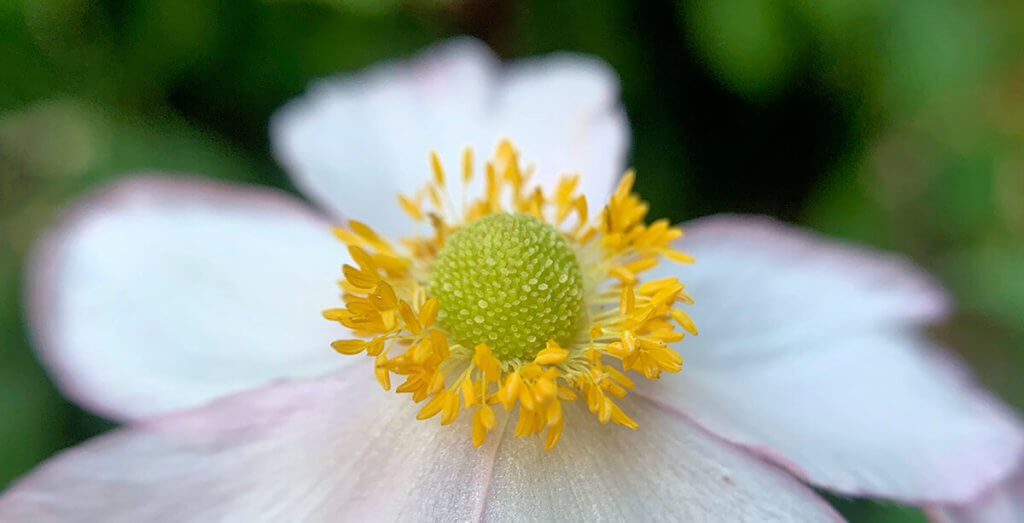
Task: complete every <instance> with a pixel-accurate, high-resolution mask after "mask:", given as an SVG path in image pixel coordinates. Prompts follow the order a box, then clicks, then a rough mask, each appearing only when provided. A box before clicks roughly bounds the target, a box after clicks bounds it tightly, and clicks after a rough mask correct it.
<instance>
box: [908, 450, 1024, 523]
mask: <svg viewBox="0 0 1024 523" xmlns="http://www.w3.org/2000/svg"><path fill="white" fill-rule="evenodd" d="M926 512H927V513H928V516H929V517H930V518H931V520H932V521H934V522H936V523H1007V522H1013V521H1024V463H1020V464H1019V467H1018V469H1017V472H1016V474H1014V475H1013V477H1011V478H1010V479H1009V480H1007V481H1005V482H1003V483H1002V484H1000V485H999V486H997V487H996V488H994V489H992V490H990V491H989V492H985V493H984V494H983V495H982V496H981V497H979V498H978V499H977V500H975V501H974V502H972V503H969V504H966V505H959V506H953V505H948V506H932V507H928V508H927V509H926Z"/></svg>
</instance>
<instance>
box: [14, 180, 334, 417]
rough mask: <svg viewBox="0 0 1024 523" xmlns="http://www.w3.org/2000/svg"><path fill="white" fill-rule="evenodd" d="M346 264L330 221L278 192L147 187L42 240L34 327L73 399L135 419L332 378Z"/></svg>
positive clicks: (91, 208) (129, 185)
mask: <svg viewBox="0 0 1024 523" xmlns="http://www.w3.org/2000/svg"><path fill="white" fill-rule="evenodd" d="M347 260H348V254H347V252H346V251H345V250H344V248H343V246H342V245H341V244H340V242H337V241H335V240H334V239H333V238H332V235H331V232H330V225H329V224H328V223H327V222H326V221H324V220H323V219H321V218H320V217H319V216H317V215H316V214H314V213H313V212H312V211H311V210H310V209H309V208H308V207H307V206H305V205H304V204H303V203H302V202H300V201H298V200H296V199H294V198H292V197H290V196H288V195H286V194H284V193H280V192H277V191H273V190H270V189H261V188H256V187H246V186H236V185H229V184H224V183H216V182H212V181H201V180H199V179H190V178H171V177H157V176H154V177H138V178H134V179H128V180H126V181H122V182H119V183H116V184H115V185H113V186H112V187H109V188H107V189H105V190H103V191H101V192H100V193H98V194H96V195H95V196H93V197H91V198H88V199H87V200H86V201H85V202H83V203H82V204H81V205H80V206H79V207H78V208H77V209H75V210H74V211H73V212H72V213H70V215H69V216H68V217H67V218H66V219H65V220H64V221H63V223H61V224H60V225H59V226H58V227H57V228H56V229H55V230H54V231H53V232H51V233H50V234H49V236H48V237H47V238H46V239H45V240H44V241H43V242H42V243H41V244H40V246H39V248H38V249H37V252H36V255H35V256H34V258H33V261H32V263H31V266H30V275H29V285H28V288H27V296H28V299H29V320H30V326H31V330H32V333H33V336H34V338H35V340H36V346H37V348H38V350H39V354H40V357H41V359H42V361H43V362H44V364H45V365H46V366H47V368H48V369H49V370H50V371H51V374H52V375H53V376H54V378H55V380H56V381H57V383H58V385H59V386H60V387H61V388H63V389H64V391H65V392H66V393H67V394H68V395H69V396H70V397H71V398H72V399H74V400H76V401H78V402H80V403H82V404H83V405H85V406H87V407H89V408H91V409H93V410H95V411H97V412H99V413H102V414H104V415H107V416H110V417H114V418H119V419H131V418H138V417H143V416H148V415H152V414H157V413H162V412H167V411H170V410H174V409H179V408H183V407H188V406H192V405H196V404H199V403H202V402H205V401H207V400H209V399H211V398H215V397H218V396H220V395H223V394H226V393H230V392H234V391H238V390H243V389H246V388H249V387H253V386H257V385H261V384H263V383H266V382H267V381H269V380H272V379H275V378H279V377H283V376H310V375H316V374H322V373H325V372H329V371H331V370H332V369H334V368H336V367H337V365H339V363H340V362H342V361H344V360H346V358H342V357H340V356H339V355H337V354H336V353H335V352H334V351H333V350H331V348H330V345H329V344H330V341H331V340H332V339H337V338H338V337H344V335H345V331H344V330H343V329H342V328H341V327H339V326H337V325H336V324H332V323H330V322H328V321H326V320H324V319H323V318H322V317H321V316H320V312H321V311H322V310H324V309H326V308H329V307H331V306H333V305H334V304H335V303H336V302H337V301H338V290H337V286H336V283H335V282H336V280H337V279H338V277H339V276H338V275H339V274H340V266H341V264H342V263H344V262H346V261H347Z"/></svg>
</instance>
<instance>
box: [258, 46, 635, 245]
mask: <svg viewBox="0 0 1024 523" xmlns="http://www.w3.org/2000/svg"><path fill="white" fill-rule="evenodd" d="M271 138H272V141H273V144H274V150H275V153H276V155H277V157H278V159H279V160H280V161H281V163H282V165H284V166H285V168H286V169H287V170H288V171H289V173H290V174H291V176H292V177H293V178H294V180H295V183H296V184H297V185H298V186H299V187H301V188H302V189H303V190H304V191H305V192H306V193H307V194H308V195H309V196H310V197H311V198H313V199H314V200H316V201H317V202H319V203H320V204H321V205H323V206H324V207H325V208H327V209H329V210H330V211H332V212H334V213H336V214H338V215H339V216H340V215H342V214H344V215H345V216H347V217H351V218H355V219H359V220H362V221H366V222H367V223H369V224H370V225H372V226H373V227H375V228H376V229H378V230H380V231H382V232H384V233H387V234H389V235H392V236H394V235H397V234H402V233H407V232H408V231H409V230H410V229H411V223H410V222H409V221H408V219H407V218H406V217H405V216H404V215H403V214H402V213H401V211H400V210H399V207H398V205H397V203H396V196H397V195H398V194H400V193H401V194H412V193H413V192H414V191H415V190H416V189H418V188H420V187H421V186H422V185H423V184H424V183H425V182H426V181H427V180H428V179H429V177H430V165H429V161H428V159H429V153H430V151H431V150H436V151H437V152H438V154H440V155H441V158H442V160H443V163H444V165H445V166H446V168H447V170H448V172H449V186H451V187H452V189H453V190H452V192H453V196H454V198H453V200H454V201H455V202H459V201H461V189H459V182H458V173H459V172H460V165H461V152H462V149H463V148H464V147H466V146H472V147H473V148H474V149H475V152H476V167H477V179H478V180H479V179H480V178H481V171H482V165H483V161H484V160H485V159H486V158H488V157H489V156H490V155H491V154H492V152H493V151H494V148H495V146H496V145H497V142H498V140H500V139H501V138H510V139H512V140H513V141H514V142H515V143H517V144H520V149H521V150H522V153H523V158H524V159H525V160H526V161H528V162H531V163H535V164H536V166H537V169H538V171H537V177H538V180H539V181H541V182H542V183H544V184H545V185H546V186H548V187H550V185H551V182H552V181H553V180H554V179H555V177H556V175H557V174H562V173H565V172H582V174H583V183H582V188H583V189H584V190H585V191H586V192H587V194H588V197H589V198H591V199H593V201H595V202H599V201H602V200H603V199H604V198H605V197H606V196H607V194H608V191H609V190H610V186H611V185H612V184H613V182H614V180H615V178H616V177H618V176H619V175H620V174H621V172H622V169H623V168H624V162H625V154H626V145H627V141H628V123H627V121H626V117H625V113H624V111H623V109H622V107H621V105H620V104H619V102H618V80H617V78H616V76H615V74H614V73H613V72H612V71H611V70H610V69H609V68H608V66H607V65H605V64H604V63H602V62H599V61H597V60H595V59H591V58H585V57H580V56H569V55H561V56H554V57H549V58H544V59H537V60H530V61H524V62H521V63H519V64H517V65H514V66H512V67H510V68H509V70H507V71H503V70H502V68H501V66H500V63H499V62H498V60H497V58H496V57H495V56H494V55H493V54H492V53H491V51H490V50H489V49H487V48H486V47H485V46H484V45H483V44H481V43H479V42H477V41H475V40H471V39H468V38H460V39H456V40H453V41H450V42H447V43H445V44H442V45H440V46H437V47H434V48H431V49H429V50H427V51H425V52H423V53H422V54H420V55H418V56H416V57H414V58H413V59H411V60H409V61H406V62H395V63H390V64H385V65H382V66H377V67H374V68H372V69H370V70H368V71H364V72H361V73H357V74H355V75H352V76H342V77H338V78H333V79H329V80H326V81H323V82H320V83H318V84H316V85H314V86H313V87H312V88H310V90H309V91H308V92H307V93H306V94H305V95H304V96H303V97H301V98H299V99H297V100H295V101H293V102H291V103H290V104H289V105H287V106H286V107H284V108H283V109H282V110H281V111H279V112H278V114H276V115H275V117H274V119H273V121H272V125H271ZM594 205H599V204H597V203H595V204H594Z"/></svg>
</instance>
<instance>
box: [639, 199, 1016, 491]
mask: <svg viewBox="0 0 1024 523" xmlns="http://www.w3.org/2000/svg"><path fill="white" fill-rule="evenodd" d="M689 230H690V231H691V233H692V234H691V236H689V237H687V239H684V240H683V241H682V242H680V244H679V245H680V247H681V248H683V249H684V250H688V251H690V252H692V253H694V254H695V256H696V257H697V260H698V261H697V263H698V265H696V266H694V267H692V268H682V269H676V270H675V272H676V273H677V275H678V276H679V277H680V278H681V279H682V280H683V281H684V282H686V283H687V284H688V290H689V291H690V292H692V294H693V295H694V297H695V299H696V301H697V304H696V305H694V306H693V307H690V308H689V309H690V310H691V311H692V313H693V317H694V318H695V320H696V322H697V324H698V326H699V327H700V329H701V334H700V336H698V337H695V338H688V339H686V340H684V341H683V342H681V343H680V344H678V346H677V349H678V350H679V352H680V353H681V354H682V355H683V357H684V358H686V361H687V364H686V367H685V368H684V369H683V372H682V373H681V374H679V375H677V376H669V377H666V378H664V379H662V380H661V381H660V382H658V383H655V384H653V385H651V386H645V387H644V388H643V389H642V390H641V391H640V392H641V393H642V394H644V395H647V396H649V397H651V398H652V399H653V400H654V401H656V402H659V403H661V404H663V405H666V406H668V407H670V408H672V409H674V410H676V411H678V412H682V413H686V414H687V415H689V416H691V417H693V418H694V419H695V420H696V421H697V422H698V423H700V424H701V425H703V426H704V427H705V428H707V429H709V430H711V431H712V432H714V433H715V434H718V435H720V436H722V437H724V438H725V439H727V440H729V441H732V442H734V443H737V444H740V445H742V446H744V447H747V448H749V449H751V450H753V451H754V452H755V453H758V454H760V455H762V456H764V457H766V458H768V459H770V460H773V461H776V462H778V463H780V464H782V465H783V466H786V467H787V468H789V469H790V470H792V471H793V472H794V473H796V474H798V475H799V476H801V477H803V478H805V479H807V480H808V481H810V482H812V483H814V484H815V485H818V486H821V487H825V488H828V489H831V490H834V491H837V492H840V493H843V494H850V495H869V496H880V497H887V498H893V499H898V500H901V501H906V502H915V503H916V502H924V501H946V502H952V501H963V500H967V499H970V498H972V497H973V496H975V495H977V494H978V492H980V491H981V490H982V489H984V488H986V487H988V486H990V485H992V484H994V483H995V482H997V481H999V480H1000V479H1002V478H1003V477H1005V475H1006V474H1008V473H1009V469H1010V467H1012V465H1013V463H1014V462H1015V461H1016V459H1017V458H1018V457H1019V456H1020V454H1021V452H1022V445H1024V441H1022V436H1021V430H1020V428H1019V426H1018V424H1017V423H1016V420H1015V419H1014V418H1013V417H1012V415H1010V414H1009V413H1008V412H1007V411H1006V410H1004V409H1003V408H1002V407H1001V406H999V405H998V404H997V403H996V401H995V400H993V399H992V398H991V397H989V396H988V395H986V394H985V393H984V392H983V391H980V390H978V389H977V388H976V387H974V386H973V384H971V383H970V381H969V379H968V378H967V376H966V375H965V373H964V372H962V371H961V370H960V369H959V368H957V367H956V365H955V364H954V363H951V362H950V361H947V360H944V359H941V356H940V355H941V353H940V352H939V351H938V350H936V349H935V348H934V347H931V346H929V344H928V343H927V342H926V341H924V339H923V338H922V337H921V336H920V335H919V334H918V333H916V332H914V330H915V328H916V327H915V325H914V324H915V323H919V322H921V321H925V320H928V319H930V318H934V317H936V316H937V315H938V314H939V313H940V312H941V311H942V310H943V306H942V304H943V300H942V294H941V292H940V291H938V290H937V289H935V288H934V287H932V286H931V285H930V283H928V280H927V279H925V278H924V277H923V276H921V275H919V274H918V273H916V272H915V271H914V270H913V269H911V268H910V267H909V266H908V265H907V264H905V263H902V262H898V261H896V260H895V259H892V258H885V257H879V256H877V255H872V254H870V253H868V252H866V251H857V250H854V249H853V248H851V247H844V246H839V245H837V244H835V243H831V242H827V241H824V240H821V239H816V238H814V237H812V236H810V235H807V234H806V233H799V232H797V231H796V230H794V229H790V228H784V227H781V226H775V225H771V224H769V223H767V222H757V221H754V222H751V221H743V220H739V219H735V218H732V219H722V218H719V219H717V220H713V221H711V222H703V223H700V224H696V225H694V226H691V227H690V228H689Z"/></svg>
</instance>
